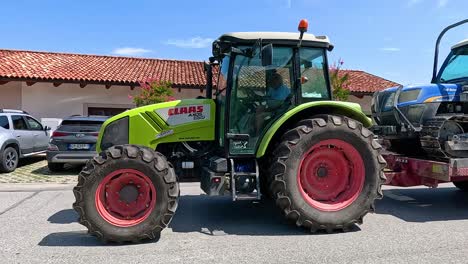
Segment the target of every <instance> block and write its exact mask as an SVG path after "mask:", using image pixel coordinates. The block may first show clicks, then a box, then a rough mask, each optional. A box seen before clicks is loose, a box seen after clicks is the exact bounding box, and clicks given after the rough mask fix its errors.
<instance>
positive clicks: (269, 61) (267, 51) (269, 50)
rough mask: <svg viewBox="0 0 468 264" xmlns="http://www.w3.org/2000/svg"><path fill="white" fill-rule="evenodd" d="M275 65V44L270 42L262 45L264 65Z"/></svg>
mask: <svg viewBox="0 0 468 264" xmlns="http://www.w3.org/2000/svg"><path fill="white" fill-rule="evenodd" d="M270 65H273V45H272V44H268V45H265V46H263V47H262V66H270Z"/></svg>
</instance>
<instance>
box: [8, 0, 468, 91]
mask: <svg viewBox="0 0 468 264" xmlns="http://www.w3.org/2000/svg"><path fill="white" fill-rule="evenodd" d="M467 10H468V1H466V0H380V1H370V0H356V1H339V0H327V1H323V0H321V1H320V0H255V1H254V0H247V1H246V0H238V1H211V0H210V1H196V0H192V1H189V0H177V1H156V0H153V1H137V0H134V1H88V0H80V1H71V0H60V1H47V0H43V1H37V0H35V1H32V0H31V1H22V0H4V1H2V5H1V14H2V15H1V16H0V32H2V38H0V48H3V49H26V50H41V51H59V52H72V53H87V54H103V55H125V56H142V57H153V58H170V59H186V60H204V59H206V58H207V57H208V56H210V54H211V51H210V45H211V41H212V40H213V39H215V38H217V37H218V36H220V35H221V34H222V33H225V32H232V31H296V29H297V23H298V21H299V20H300V19H301V18H307V19H308V20H309V33H313V34H316V35H328V36H329V37H330V39H331V40H332V42H333V44H334V45H335V49H334V50H333V52H332V53H331V60H334V61H336V60H338V59H339V58H342V59H343V60H344V62H345V64H344V68H347V69H359V70H364V71H367V72H370V73H373V74H376V75H379V76H382V77H384V78H387V79H390V80H393V81H396V82H399V83H402V84H419V83H427V82H429V81H430V76H431V71H432V60H433V49H434V42H435V39H436V37H437V35H438V34H439V32H440V31H441V30H442V29H443V28H444V27H445V26H447V25H448V24H450V23H453V22H457V21H459V20H462V19H464V18H467V17H468V15H467V12H466V11H467ZM466 38H468V25H466V26H465V27H462V28H460V29H456V30H453V31H452V32H451V33H450V32H449V33H448V35H447V38H445V39H444V41H443V45H442V46H441V48H442V52H441V56H445V55H446V54H447V52H448V50H449V47H450V46H451V45H452V44H454V43H456V42H458V41H461V40H463V39H466Z"/></svg>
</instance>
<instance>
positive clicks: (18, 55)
mask: <svg viewBox="0 0 468 264" xmlns="http://www.w3.org/2000/svg"><path fill="white" fill-rule="evenodd" d="M343 72H348V73H349V74H350V85H349V89H350V90H351V91H353V92H365V93H369V92H374V91H376V90H381V89H384V88H387V87H391V86H396V85H398V84H397V83H394V82H391V81H388V80H385V79H383V78H380V77H378V76H375V75H372V74H369V73H366V72H363V71H352V70H347V71H344V70H343ZM148 78H153V79H157V80H165V81H170V82H172V83H173V84H174V85H175V86H180V87H187V86H191V87H200V88H201V87H204V86H205V82H206V81H205V73H204V70H203V62H200V61H184V60H165V59H148V58H132V57H116V56H101V55H84V54H68V53H54V52H37V51H18V50H1V49H0V80H2V79H3V80H14V79H18V80H31V81H50V82H53V81H61V82H83V83H103V84H122V85H138V82H139V81H143V80H146V79H148ZM214 79H215V78H214Z"/></svg>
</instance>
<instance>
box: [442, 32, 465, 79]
mask: <svg viewBox="0 0 468 264" xmlns="http://www.w3.org/2000/svg"><path fill="white" fill-rule="evenodd" d="M437 83H464V84H467V83H468V39H466V40H464V41H461V42H460V43H458V44H456V45H454V46H453V47H452V50H451V51H450V54H449V55H448V56H447V58H446V59H445V62H444V63H443V64H442V67H441V69H440V71H439V73H438V76H437Z"/></svg>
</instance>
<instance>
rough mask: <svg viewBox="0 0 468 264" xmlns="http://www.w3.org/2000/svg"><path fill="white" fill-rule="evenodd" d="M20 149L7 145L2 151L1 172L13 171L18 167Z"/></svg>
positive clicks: (0, 159)
mask: <svg viewBox="0 0 468 264" xmlns="http://www.w3.org/2000/svg"><path fill="white" fill-rule="evenodd" d="M18 162H19V155H18V151H17V150H16V149H15V148H13V147H7V148H5V150H4V151H3V153H0V172H6V173H8V172H13V171H14V170H16V168H17V167H18Z"/></svg>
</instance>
